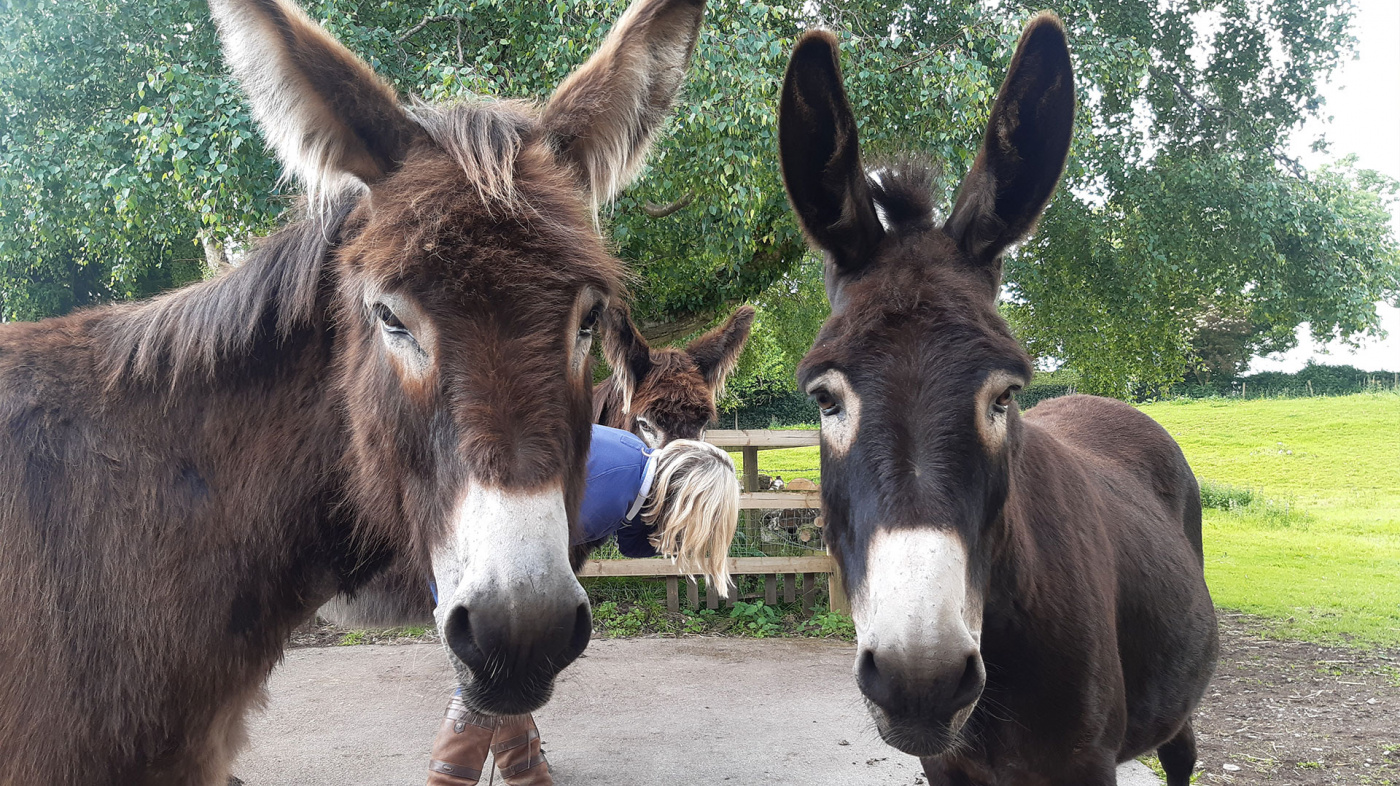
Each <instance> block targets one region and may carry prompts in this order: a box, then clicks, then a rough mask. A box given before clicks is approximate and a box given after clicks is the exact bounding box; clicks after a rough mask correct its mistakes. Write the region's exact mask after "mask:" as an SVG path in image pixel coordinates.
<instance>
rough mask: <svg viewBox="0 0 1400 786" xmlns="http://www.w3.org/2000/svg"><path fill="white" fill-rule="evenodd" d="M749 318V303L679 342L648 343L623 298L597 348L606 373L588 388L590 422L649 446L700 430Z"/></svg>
mask: <svg viewBox="0 0 1400 786" xmlns="http://www.w3.org/2000/svg"><path fill="white" fill-rule="evenodd" d="M753 318H754V309H753V306H740V307H739V308H737V309H735V310H734V313H733V314H730V315H729V319H728V320H726V321H725V323H724V324H723V325H720V326H719V327H717V328H715V329H714V330H711V331H710V332H708V333H706V334H705V335H703V336H701V337H699V338H697V339H695V340H694V341H692V342H690V343H689V344H687V345H686V346H685V348H684V349H675V348H671V347H665V348H662V349H652V348H651V346H650V345H648V344H647V340H646V339H645V338H644V337H643V336H642V333H641V331H639V330H637V326H636V325H635V324H634V323H633V322H632V317H631V315H630V314H629V313H628V311H627V309H626V308H625V307H624V306H617V307H615V308H610V309H608V310H607V311H606V312H605V313H604V314H603V356H604V357H605V358H607V360H608V366H610V367H611V368H612V376H610V377H608V378H607V379H606V380H604V381H603V382H602V384H600V385H598V387H597V388H596V389H595V390H594V391H593V420H594V422H595V423H601V424H603V425H604V426H612V427H613V428H620V429H623V430H625V431H630V432H632V433H633V434H636V435H637V436H638V437H641V438H642V440H643V441H645V442H646V443H647V444H648V445H651V446H652V447H654V448H659V447H661V446H662V445H665V444H666V443H668V442H670V441H671V440H675V439H701V438H703V437H704V436H705V427H706V426H708V425H709V424H710V421H712V420H714V419H715V399H716V398H717V397H719V396H720V395H721V394H722V393H723V392H724V382H725V380H726V379H728V378H729V374H730V372H732V371H733V370H734V366H735V365H736V364H737V363H738V362H739V355H741V354H742V353H743V351H744V342H746V341H748V339H749V331H750V330H751V329H752V328H753Z"/></svg>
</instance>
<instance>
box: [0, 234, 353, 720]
mask: <svg viewBox="0 0 1400 786" xmlns="http://www.w3.org/2000/svg"><path fill="white" fill-rule="evenodd" d="M325 229H326V227H324V226H306V225H299V226H296V227H292V228H289V229H288V230H284V231H283V232H282V233H279V234H278V235H275V236H273V237H272V238H269V240H268V241H265V243H264V246H263V247H261V248H260V249H259V250H256V251H254V252H253V254H251V255H250V258H249V259H248V261H247V262H245V263H244V266H242V267H240V268H236V269H234V270H232V271H229V272H228V273H226V274H224V275H223V276H220V277H219V278H217V279H214V280H212V281H208V282H204V283H201V284H196V285H194V286H191V287H187V288H185V289H182V290H179V291H176V292H174V293H171V294H169V295H166V296H164V297H162V298H159V299H156V300H154V301H149V302H146V303H141V304H134V305H122V306H112V307H107V308H100V309H94V310H91V311H87V312H81V313H78V314H74V315H72V316H69V317H64V318H59V319H52V320H46V321H45V322H41V323H37V324H26V325H8V326H4V327H3V328H0V421H3V422H2V423H0V426H3V428H2V429H0V458H4V459H5V460H3V461H0V489H3V490H4V491H3V501H4V502H5V505H6V509H7V510H10V511H12V512H13V515H10V516H7V517H5V518H4V519H2V520H0V542H4V543H6V549H7V550H8V551H9V558H10V559H11V561H16V560H17V561H18V564H23V565H28V566H32V567H30V568H26V570H32V571H33V583H32V584H29V585H23V586H24V587H25V592H29V593H30V594H32V596H33V597H27V598H21V599H18V600H17V601H16V604H15V606H16V607H17V608H20V609H23V608H47V607H50V606H53V607H56V608H63V609H68V610H70V611H71V613H70V614H69V615H68V616H66V617H64V619H63V620H62V625H61V627H62V631H61V635H60V636H59V637H58V638H56V639H55V640H54V641H52V642H50V643H49V644H50V645H52V648H53V651H52V652H48V651H45V652H43V653H40V654H39V655H38V657H40V658H45V659H47V660H48V661H49V662H52V664H53V668H54V669H55V671H56V672H58V673H61V674H62V675H63V676H62V677H60V679H65V680H69V681H70V682H71V681H74V680H76V681H78V682H85V681H86V680H87V678H88V676H89V675H86V674H85V672H84V665H83V663H82V662H81V658H79V656H81V655H82V653H72V654H73V656H74V657H75V658H78V659H77V660H74V662H72V663H68V662H66V660H65V659H66V658H68V655H65V654H64V653H65V652H66V651H64V650H63V648H62V646H61V642H62V640H69V641H86V642H101V643H102V645H103V646H104V647H107V648H111V649H115V650H121V651H129V652H143V653H147V654H148V655H149V656H150V658H152V659H153V660H154V661H156V662H159V663H160V664H162V665H161V668H162V669H165V670H167V671H169V672H171V675H172V676H171V679H186V678H188V679H189V680H193V681H195V682H197V683H198V684H199V685H202V686H204V688H207V689H209V690H211V691H214V692H215V693H217V692H218V691H220V690H221V688H220V687H219V685H221V684H224V683H223V681H224V680H226V679H227V680H232V681H233V682H234V683H237V682H238V681H239V680H240V679H244V678H246V677H247V676H248V675H251V674H256V675H257V676H258V677H259V678H261V676H262V675H264V674H265V673H266V671H267V670H269V669H271V667H272V665H273V664H274V663H275V662H276V660H277V658H278V657H279V656H280V651H281V647H282V642H283V641H285V640H286V638H287V636H288V634H289V633H290V632H291V630H292V629H293V627H295V626H296V625H297V624H298V623H300V622H301V621H302V620H304V619H305V618H307V617H308V616H309V615H310V614H311V612H312V611H313V610H314V609H315V608H316V607H317V606H318V605H319V604H320V603H321V602H323V601H324V600H326V599H328V598H329V597H330V596H331V595H333V594H334V593H335V592H336V591H337V590H339V589H341V588H343V587H344V586H346V585H348V584H351V583H353V575H352V574H354V573H355V572H356V571H358V570H361V569H362V568H363V567H364V566H367V565H368V564H369V563H372V562H373V560H366V559H363V558H361V557H360V556H358V555H357V554H356V553H355V549H354V548H353V547H352V546H353V538H352V535H351V532H352V529H353V522H352V521H351V514H350V513H349V512H348V509H347V507H346V506H345V505H344V503H343V502H342V500H343V498H344V494H343V491H342V483H341V480H340V477H341V475H340V469H339V467H340V462H341V460H342V458H343V456H344V455H345V436H344V435H345V432H346V430H345V427H344V424H343V416H342V414H341V408H340V407H339V406H338V404H337V399H338V396H337V393H336V390H335V381H334V380H335V375H334V374H333V373H332V363H333V352H332V346H333V341H334V335H333V332H332V329H331V327H330V324H331V320H330V319H329V318H328V316H327V314H326V304H325V303H324V302H323V300H322V299H323V298H324V297H325V295H324V293H325V292H327V291H329V289H330V288H329V287H328V286H327V284H328V283H329V282H326V281H323V280H322V278H323V276H324V275H325V270H326V254H327V253H328V252H329V248H330V243H329V241H327V240H325V239H324V238H325V237H329V235H327V234H326V233H325ZM307 249H311V250H315V251H318V252H319V256H317V257H314V258H307V257H302V256H298V255H297V254H296V252H297V251H298V250H307ZM279 262H280V263H282V264H285V265H292V266H293V267H292V268H291V269H286V268H279V267H278V263H279ZM45 566H48V567H45ZM52 566H63V568H62V570H61V571H60V570H57V569H56V568H54V567H52ZM138 608H140V609H144V610H145V611H141V612H140V613H137V609H138ZM4 617H5V615H3V614H0V621H3V620H4ZM11 622H14V620H11ZM22 627H23V626H21V628H22ZM0 638H3V637H0ZM210 641H213V642H218V643H219V646H218V647H217V648H216V649H217V651H218V653H219V654H218V655H217V656H216V657H217V659H218V660H219V661H220V662H219V663H218V664H212V663H210V662H208V659H209V658H210V657H215V656H213V655H212V654H211V653H212V652H213V651H212V650H208V649H205V648H201V647H198V646H192V645H191V642H210ZM33 646H36V647H40V648H44V647H47V646H49V645H46V644H43V643H40V642H35V643H34V644H33ZM0 649H3V648H0ZM201 674H203V675H204V676H201ZM235 675H244V676H243V677H239V676H235ZM65 684H67V683H65ZM230 684H231V683H230ZM108 687H111V688H113V689H114V690H118V691H120V690H122V689H123V688H122V686H109V685H102V684H98V683H93V684H92V685H91V686H89V688H90V689H91V690H94V691H98V690H104V689H106V688H108ZM125 687H127V688H131V689H132V691H134V692H136V693H139V691H137V690H136V689H135V687H133V686H125ZM201 690H203V688H202V689H201ZM124 695H125V694H124ZM133 695H134V694H133ZM189 700H190V701H191V702H192V703H194V704H198V703H200V702H204V701H208V702H214V701H217V699H216V697H215V695H213V694H209V695H200V696H194V695H191V696H190V697H189ZM152 711H155V710H154V709H153V710H152Z"/></svg>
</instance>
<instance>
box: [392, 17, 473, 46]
mask: <svg viewBox="0 0 1400 786" xmlns="http://www.w3.org/2000/svg"><path fill="white" fill-rule="evenodd" d="M465 21H467V20H466V17H463V16H459V15H457V14H436V15H434V14H428V15H427V16H425V17H423V20H422V21H421V22H419V23H418V24H416V25H414V26H413V27H410V28H408V32H406V33H404V34H403V35H401V36H399V43H400V44H402V43H403V42H404V41H407V40H408V39H410V38H412V37H413V36H414V35H416V34H417V33H418V31H419V30H422V29H423V28H425V27H427V26H428V25H430V24H433V23H434V22H456V23H457V24H459V25H460V24H462V23H463V22H465Z"/></svg>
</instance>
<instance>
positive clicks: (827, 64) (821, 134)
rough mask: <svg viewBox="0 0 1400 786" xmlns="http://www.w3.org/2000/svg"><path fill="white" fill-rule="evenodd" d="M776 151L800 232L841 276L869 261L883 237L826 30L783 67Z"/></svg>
mask: <svg viewBox="0 0 1400 786" xmlns="http://www.w3.org/2000/svg"><path fill="white" fill-rule="evenodd" d="M778 150H779V156H780V159H781V161H782V165H783V182H784V184H786V186H787V193H788V199H789V200H791V201H792V209H793V210H794V211H796V212H797V218H798V220H799V221H800V222H801V223H802V228H803V229H805V230H806V231H807V235H808V237H810V238H811V239H812V241H813V242H814V243H816V244H817V245H819V246H821V247H822V248H824V249H826V250H827V251H829V252H831V256H832V259H833V260H834V261H835V263H836V265H837V267H838V268H839V269H840V270H841V272H843V273H853V272H856V271H857V270H859V269H860V268H861V267H863V266H864V265H865V264H866V263H867V262H869V261H870V255H871V252H872V250H873V249H874V248H875V245H876V244H877V243H879V242H880V239H881V238H883V237H884V236H885V230H884V227H883V226H881V225H880V219H879V217H878V216H876V214H875V202H874V201H873V200H872V199H871V197H870V184H869V182H868V181H867V180H866V178H865V170H864V169H863V168H862V167H861V163H860V139H859V138H858V137H857V135H856V119H855V116H854V115H853V114H852V113H851V104H850V101H848V100H847V99H846V88H845V87H844V86H843V84H842V81H841V63H840V53H839V49H838V47H837V43H836V37H835V36H833V35H832V34H831V33H828V32H826V31H825V30H815V31H812V32H810V33H807V34H806V35H805V36H803V37H802V40H801V41H799V42H798V43H797V48H796V49H794V50H793V52H792V59H791V60H790V61H788V67H787V75H786V76H785V77H784V78H783V95H782V98H781V99H780V101H779V104H778Z"/></svg>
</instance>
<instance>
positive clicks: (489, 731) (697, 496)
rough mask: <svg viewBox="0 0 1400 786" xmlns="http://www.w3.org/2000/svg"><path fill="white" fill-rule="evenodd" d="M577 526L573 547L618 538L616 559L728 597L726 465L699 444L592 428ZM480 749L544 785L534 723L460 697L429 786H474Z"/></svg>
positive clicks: (531, 785)
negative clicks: (699, 582)
mask: <svg viewBox="0 0 1400 786" xmlns="http://www.w3.org/2000/svg"><path fill="white" fill-rule="evenodd" d="M579 518H580V519H582V524H583V526H582V530H583V537H582V538H581V539H580V540H579V541H578V542H577V543H576V544H575V545H579V544H581V543H592V542H594V541H598V540H602V539H604V538H606V537H608V536H609V535H616V536H617V547H618V550H619V551H621V552H622V554H623V556H626V557H654V556H657V555H662V556H666V557H670V558H671V559H673V560H675V561H676V563H677V564H678V565H679V566H680V569H681V570H682V571H683V572H686V573H699V574H702V575H704V576H705V578H706V580H707V581H709V582H710V585H711V586H714V587H722V588H725V589H727V588H728V586H729V563H728V560H727V556H728V554H729V542H730V541H731V540H733V539H734V529H735V527H736V526H737V525H738V521H739V480H738V476H737V475H736V474H735V472H734V462H733V461H732V460H731V459H730V458H729V454H728V453H725V452H724V451H723V450H720V449H719V448H717V447H715V446H714V445H711V444H709V443H706V442H695V441H693V440H688V439H678V440H675V441H673V442H670V443H668V444H667V445H665V446H663V447H661V448H657V449H655V450H653V449H652V448H649V447H647V445H646V443H644V442H642V441H641V440H640V439H638V438H637V437H635V436H633V435H632V433H631V432H627V431H622V430H621V429H615V428H608V427H607V426H597V425H595V426H594V427H593V441H592V445H591V447H590V448H589V451H588V481H587V486H586V487H585V489H584V492H583V504H582V505H581V506H580V508H579ZM436 597H437V593H436V591H435V592H434V599H436ZM488 749H489V750H490V751H491V752H492V753H494V754H495V756H496V767H497V768H498V769H500V771H501V775H502V777H503V778H504V779H505V782H506V784H508V786H550V784H552V780H551V779H550V776H549V765H548V763H547V762H545V759H544V753H543V752H542V751H541V750H540V732H539V729H538V728H536V726H535V721H534V718H532V717H531V716H530V715H515V716H502V717H498V716H492V715H483V714H481V713H477V712H472V711H471V710H469V709H467V706H466V704H465V703H463V701H462V698H461V694H460V691H459V692H458V693H456V694H453V696H452V700H451V701H450V702H449V703H448V705H447V713H446V715H445V716H444V717H443V720H442V726H441V727H440V728H439V730H438V734H437V738H436V739H435V740H434V741H433V753H432V761H431V762H430V763H429V765H428V786H472V784H475V783H477V782H478V781H480V780H481V776H482V767H483V766H484V765H485V763H486V753H487V750H488Z"/></svg>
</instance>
